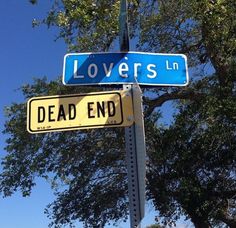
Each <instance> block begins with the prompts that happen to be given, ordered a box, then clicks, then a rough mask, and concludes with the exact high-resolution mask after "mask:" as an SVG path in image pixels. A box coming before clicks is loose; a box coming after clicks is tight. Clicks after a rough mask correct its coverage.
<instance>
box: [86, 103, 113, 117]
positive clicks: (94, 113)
mask: <svg viewBox="0 0 236 228" xmlns="http://www.w3.org/2000/svg"><path fill="white" fill-rule="evenodd" d="M87 107H88V118H95V117H97V118H100V117H106V113H107V117H113V116H115V114H116V106H115V103H114V102H113V101H107V102H105V101H102V102H88V106H87ZM106 110H107V112H106Z"/></svg>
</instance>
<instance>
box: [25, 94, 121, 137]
mask: <svg viewBox="0 0 236 228" xmlns="http://www.w3.org/2000/svg"><path fill="white" fill-rule="evenodd" d="M110 94H116V95H118V96H119V104H120V110H121V121H120V122H119V123H115V124H114V123H112V124H96V125H84V126H80V125H79V126H74V127H63V128H46V129H39V130H32V129H31V103H32V102H33V101H35V100H50V99H55V98H60V99H61V98H62V99H63V98H70V97H85V96H96V95H110ZM28 115H29V117H28V121H29V122H28V124H29V125H28V129H29V131H30V132H32V133H37V132H50V131H60V130H70V129H86V128H93V127H94V128H96V127H102V126H119V125H122V123H123V122H124V113H123V104H122V99H121V94H120V93H119V92H98V93H88V94H73V95H55V96H48V97H36V98H31V99H30V101H29V103H28Z"/></svg>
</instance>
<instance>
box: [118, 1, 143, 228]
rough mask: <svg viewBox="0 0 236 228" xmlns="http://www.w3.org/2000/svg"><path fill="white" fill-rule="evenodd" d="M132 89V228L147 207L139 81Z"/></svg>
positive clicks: (123, 9)
mask: <svg viewBox="0 0 236 228" xmlns="http://www.w3.org/2000/svg"><path fill="white" fill-rule="evenodd" d="M119 22H120V23H119V26H120V37H119V38H120V51H124V52H127V51H129V31H128V17H127V1H126V0H122V1H121V6H120V16H119ZM123 89H124V90H130V91H131V94H132V99H133V109H134V124H133V125H132V126H131V127H126V128H125V144H126V160H127V170H128V191H129V209H130V227H131V228H141V220H142V218H143V217H144V207H145V165H146V161H145V157H146V156H145V155H146V146H145V134H144V121H143V110H142V92H141V89H140V87H139V85H138V84H135V86H134V85H124V86H123Z"/></svg>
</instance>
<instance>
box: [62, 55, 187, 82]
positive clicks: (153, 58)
mask: <svg viewBox="0 0 236 228" xmlns="http://www.w3.org/2000/svg"><path fill="white" fill-rule="evenodd" d="M63 83H64V84H65V85H90V84H93V85H94V84H97V85H99V84H129V83H130V84H131V83H139V84H141V85H163V86H165V85H167V86H168V85H173V86H184V85H187V84H188V71H187V59H186V56H184V55H180V54H179V55H177V54H176V55H174V54H155V53H142V52H119V53H81V54H67V55H66V56H65V58H64V70H63Z"/></svg>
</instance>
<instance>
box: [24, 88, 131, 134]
mask: <svg viewBox="0 0 236 228" xmlns="http://www.w3.org/2000/svg"><path fill="white" fill-rule="evenodd" d="M132 124H133V106H132V98H131V95H130V92H128V91H126V90H118V91H110V92H98V93H88V94H74V95H60V96H59V95H57V96H47V97H34V98H31V99H30V100H29V101H28V103H27V130H28V131H29V132H30V133H44V132H52V131H67V130H77V129H87V128H103V127H123V126H130V125H132Z"/></svg>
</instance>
